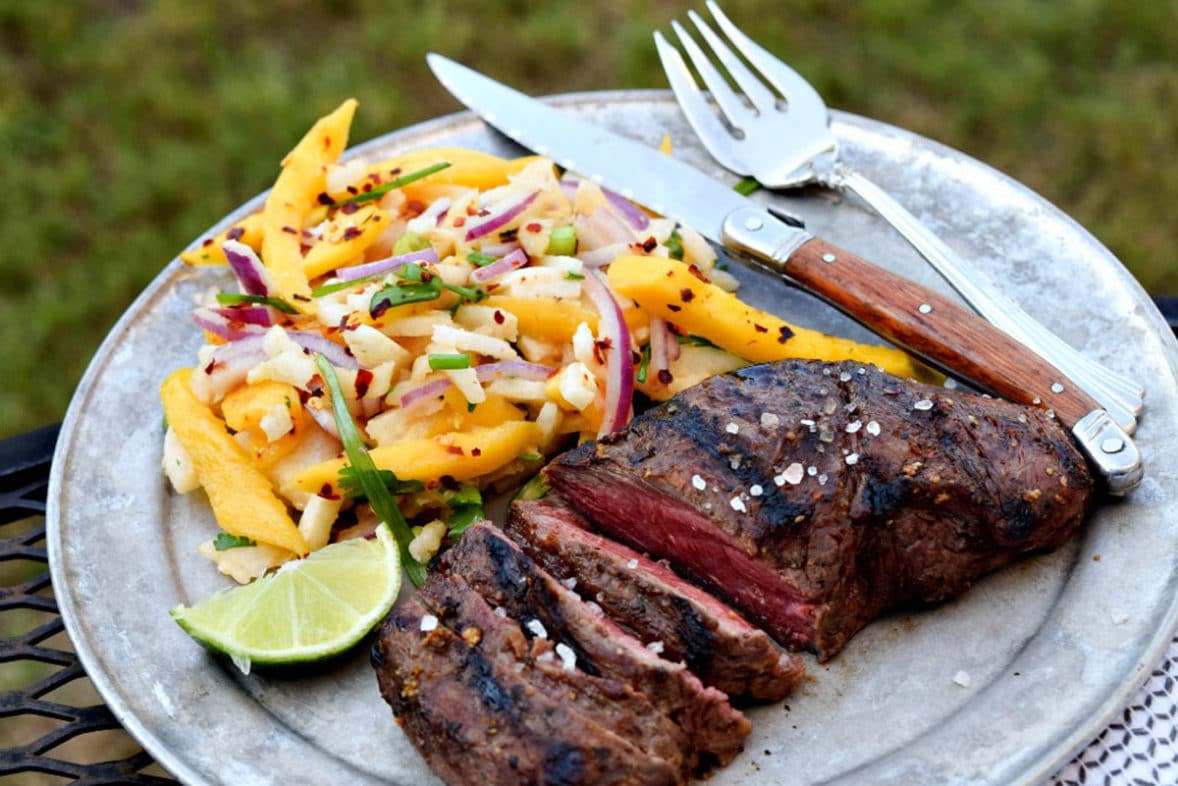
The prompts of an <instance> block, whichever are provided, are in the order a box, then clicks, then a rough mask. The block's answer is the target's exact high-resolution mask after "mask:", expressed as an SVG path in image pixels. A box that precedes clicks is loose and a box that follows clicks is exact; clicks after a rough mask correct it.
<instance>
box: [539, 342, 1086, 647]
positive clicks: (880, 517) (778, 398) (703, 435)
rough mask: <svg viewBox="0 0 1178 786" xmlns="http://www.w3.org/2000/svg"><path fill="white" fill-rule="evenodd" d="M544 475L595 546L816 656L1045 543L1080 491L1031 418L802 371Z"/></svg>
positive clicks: (640, 423)
mask: <svg viewBox="0 0 1178 786" xmlns="http://www.w3.org/2000/svg"><path fill="white" fill-rule="evenodd" d="M546 474H547V478H548V481H549V482H550V483H551V485H552V486H553V488H555V489H556V490H557V491H558V492H559V493H560V495H561V496H562V497H563V498H565V499H566V500H569V501H570V502H571V503H572V504H573V505H575V506H576V507H577V508H578V510H580V512H582V513H583V514H584V515H585V516H586V517H587V518H589V519H590V520H591V521H593V522H594V524H596V525H597V526H598V527H600V528H601V529H603V530H605V531H606V532H607V533H609V534H611V535H613V536H615V537H617V538H619V539H621V540H623V541H626V542H627V543H629V544H630V545H633V546H634V547H635V548H639V549H642V550H645V551H647V552H649V553H650V554H652V555H654V556H656V557H658V558H665V559H667V560H668V561H670V563H671V564H672V565H673V566H674V567H676V568H677V569H679V570H681V571H683V572H686V573H688V574H690V575H692V576H693V577H694V578H696V579H698V580H700V581H702V582H703V583H705V584H707V585H708V586H710V587H711V588H712V589H714V590H715V591H716V592H717V593H719V594H720V595H722V596H723V597H725V598H727V599H728V600H729V601H731V602H732V603H733V604H734V605H735V606H736V607H737V608H738V609H740V610H742V611H744V612H745V613H747V614H749V615H750V617H751V618H752V619H753V620H755V621H757V622H760V623H762V624H763V625H765V626H766V627H767V628H768V629H769V631H770V632H771V633H772V634H773V635H774V636H775V637H776V638H778V640H779V641H781V642H783V643H785V644H788V645H790V646H795V647H799V648H809V649H812V650H814V651H816V652H817V653H818V654H819V656H820V657H821V658H824V659H825V658H829V657H830V656H832V655H834V654H835V653H836V652H838V651H839V650H840V649H842V647H843V646H844V645H845V644H846V642H847V640H848V639H849V638H850V637H851V636H852V635H853V634H854V633H855V632H856V631H858V630H859V629H860V628H862V627H863V626H864V625H865V624H866V623H867V622H868V621H870V620H871V619H873V618H874V617H876V616H878V615H879V614H880V613H881V612H883V611H884V610H886V609H889V608H893V607H896V606H898V605H901V604H910V603H916V602H920V603H929V602H935V601H940V600H943V599H945V598H949V597H951V596H953V595H956V594H958V593H960V592H962V591H964V590H965V589H967V588H968V587H969V585H970V583H971V582H972V581H973V580H974V579H975V578H977V577H978V576H980V575H982V574H984V573H986V572H988V571H990V570H993V569H995V568H997V567H999V566H1001V565H1004V564H1006V563H1008V562H1010V561H1011V560H1013V559H1015V558H1017V557H1019V556H1020V555H1023V554H1026V553H1028V552H1034V551H1039V550H1044V549H1052V548H1055V547H1057V546H1059V545H1060V544H1062V543H1063V542H1064V541H1065V540H1067V538H1069V537H1070V536H1071V535H1072V534H1073V533H1074V532H1075V531H1076V530H1077V528H1078V527H1079V526H1080V523H1081V521H1082V520H1083V518H1084V516H1085V514H1086V512H1087V510H1088V508H1089V505H1090V502H1091V499H1092V490H1093V483H1092V478H1091V476H1090V475H1089V472H1088V468H1087V466H1086V465H1085V463H1084V460H1083V458H1082V457H1081V456H1080V454H1079V453H1078V452H1077V450H1076V448H1075V446H1074V445H1073V444H1072V441H1071V439H1070V436H1069V435H1068V433H1067V432H1066V431H1065V430H1064V429H1063V428H1061V427H1060V425H1059V424H1058V423H1056V422H1055V421H1054V420H1052V419H1050V418H1049V417H1047V415H1046V414H1045V413H1044V412H1042V411H1040V410H1037V409H1032V408H1028V407H1022V406H1019V405H1016V404H1012V403H1009V402H1005V401H1000V400H995V399H987V398H983V397H979V396H974V395H970V394H966V393H963V392H959V391H949V390H945V389H942V388H936V387H930V386H927V385H921V384H917V383H913V382H908V381H905V380H901V379H897V378H895V377H892V376H890V375H887V374H884V373H883V372H880V371H878V370H876V369H873V368H868V367H864V366H862V365H859V364H855V363H834V364H831V363H819V362H811V361H782V362H777V363H772V364H765V365H760V366H753V367H749V368H745V369H742V370H740V371H737V372H734V373H732V374H726V375H723V376H718V377H714V378H712V379H709V380H707V381H705V382H703V383H701V384H699V385H697V386H695V387H692V388H690V389H688V390H686V391H684V392H683V393H680V394H679V395H677V396H675V397H674V398H673V399H671V400H670V401H668V402H666V403H665V404H663V405H660V406H658V407H656V408H654V409H652V410H650V411H648V412H646V413H644V414H643V415H641V416H639V417H637V418H635V419H634V421H633V423H632V424H631V425H630V426H629V428H627V429H626V430H624V431H622V432H619V433H617V434H614V435H612V436H610V437H607V438H605V439H603V440H600V441H598V442H592V443H587V444H584V445H581V446H579V447H578V448H576V449H574V450H572V451H570V452H568V453H566V454H564V455H563V456H562V457H560V458H558V459H557V460H556V461H554V462H553V463H552V464H551V465H549V467H548V468H547V469H546Z"/></svg>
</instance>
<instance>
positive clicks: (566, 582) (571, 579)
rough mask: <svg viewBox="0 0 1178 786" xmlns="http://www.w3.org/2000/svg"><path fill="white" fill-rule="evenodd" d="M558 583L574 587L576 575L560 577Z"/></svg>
mask: <svg viewBox="0 0 1178 786" xmlns="http://www.w3.org/2000/svg"><path fill="white" fill-rule="evenodd" d="M560 583H561V584H563V585H564V586H565V587H566V588H567V589H576V588H577V577H576V576H569V577H568V578H567V579H561V580H560Z"/></svg>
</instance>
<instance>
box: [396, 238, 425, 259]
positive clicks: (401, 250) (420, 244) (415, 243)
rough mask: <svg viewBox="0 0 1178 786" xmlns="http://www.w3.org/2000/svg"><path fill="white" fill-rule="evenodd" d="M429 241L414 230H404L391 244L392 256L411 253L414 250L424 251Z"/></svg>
mask: <svg viewBox="0 0 1178 786" xmlns="http://www.w3.org/2000/svg"><path fill="white" fill-rule="evenodd" d="M429 247H430V242H429V241H428V240H426V239H425V238H424V237H422V236H421V235H419V234H417V233H416V232H405V233H404V234H403V235H401V236H400V237H399V238H397V242H396V243H394V244H393V256H395V257H400V256H404V255H405V254H412V253H413V252H414V251H425V250H426V249H427V248H429Z"/></svg>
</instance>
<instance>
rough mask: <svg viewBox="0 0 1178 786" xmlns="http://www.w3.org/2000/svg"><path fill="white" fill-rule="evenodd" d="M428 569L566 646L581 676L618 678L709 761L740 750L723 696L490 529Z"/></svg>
mask: <svg viewBox="0 0 1178 786" xmlns="http://www.w3.org/2000/svg"><path fill="white" fill-rule="evenodd" d="M435 570H441V571H443V572H449V573H452V574H454V575H458V576H461V577H462V578H463V579H464V580H465V581H466V583H467V584H469V585H470V586H471V587H472V588H474V589H475V590H477V591H478V592H479V594H481V595H482V596H483V597H485V598H487V600H488V601H490V602H491V603H493V604H495V605H498V606H501V607H502V608H503V609H505V612H506V613H507V615H508V616H510V617H514V618H516V619H519V620H520V621H521V622H523V623H524V630H525V632H528V633H531V634H532V635H533V636H536V637H537V638H542V639H544V638H547V639H551V640H553V641H556V642H562V643H565V644H567V645H568V646H569V647H570V648H571V649H572V650H573V652H574V654H575V655H576V658H577V666H578V668H580V669H582V670H583V671H586V672H588V673H590V674H594V675H597V676H604V677H608V678H610V679H616V680H620V681H622V682H625V683H626V684H629V685H630V686H631V687H633V688H634V689H635V690H638V691H641V692H642V693H644V694H646V696H647V697H648V698H649V699H650V701H651V703H653V704H654V705H655V706H656V707H658V708H659V709H660V710H662V711H663V712H665V713H666V714H667V715H668V716H669V717H670V718H671V719H672V720H674V721H675V722H676V723H677V724H679V726H680V727H681V728H682V729H683V731H684V732H685V733H686V734H687V737H688V739H689V740H690V742H691V744H692V746H693V747H694V748H696V749H697V750H699V751H700V752H701V753H706V754H709V757H708V758H711V759H714V760H715V761H716V762H718V763H720V764H726V763H728V762H729V761H731V760H732V758H733V757H734V756H736V754H737V753H739V752H740V751H741V746H742V743H743V741H744V738H745V737H747V736H748V733H749V731H750V729H751V727H750V725H749V722H748V720H747V719H746V718H745V717H744V716H743V715H742V714H741V713H740V712H738V711H737V710H735V709H733V707H732V705H730V704H729V703H728V697H727V696H725V695H724V694H723V693H721V692H720V691H718V690H716V689H715V688H708V687H705V686H704V685H703V684H702V683H701V682H700V681H699V678H697V677H696V676H695V675H694V674H692V673H691V672H690V671H688V669H687V667H686V666H685V665H683V664H682V663H671V662H670V661H667V660H664V659H662V658H660V657H659V656H658V655H656V654H655V653H653V652H651V651H650V650H649V649H647V648H646V647H645V646H643V644H642V643H641V642H640V641H638V640H637V639H635V638H633V637H632V636H630V635H629V634H627V633H626V632H625V631H623V630H622V629H621V628H619V627H618V626H617V625H615V624H614V623H612V622H610V620H609V619H607V618H606V617H605V616H604V613H603V612H602V611H601V609H600V608H599V607H595V606H592V605H590V604H588V603H585V602H584V601H582V600H581V599H580V597H578V596H577V595H576V594H575V593H573V592H572V591H571V590H569V589H567V588H565V587H564V586H562V585H561V584H560V583H559V582H558V581H557V580H556V579H554V578H553V577H552V576H551V575H550V574H549V573H547V572H546V571H545V570H544V569H543V568H541V567H540V566H538V565H537V564H536V563H535V562H533V561H532V560H531V558H529V557H528V556H527V555H526V554H524V553H523V551H521V550H520V548H519V546H517V545H515V543H514V542H513V541H512V540H511V539H510V538H508V537H507V536H506V535H504V534H503V533H502V532H500V531H499V530H497V529H495V528H494V527H493V526H491V525H490V524H487V523H479V524H475V525H473V526H472V527H471V528H470V529H468V530H467V531H466V533H465V534H464V535H463V537H462V538H461V539H460V540H459V542H458V543H457V544H456V545H455V546H454V547H453V548H451V549H450V550H449V551H447V552H445V553H444V554H443V555H442V556H441V557H440V558H438V560H437V565H436V567H435Z"/></svg>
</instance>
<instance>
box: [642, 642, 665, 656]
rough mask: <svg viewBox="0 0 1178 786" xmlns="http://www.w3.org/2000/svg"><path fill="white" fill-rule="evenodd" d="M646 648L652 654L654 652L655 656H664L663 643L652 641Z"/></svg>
mask: <svg viewBox="0 0 1178 786" xmlns="http://www.w3.org/2000/svg"><path fill="white" fill-rule="evenodd" d="M646 648H647V649H648V650H650V651H651V652H653V653H654V654H655V655H662V654H663V643H662V642H661V641H652V642H650V643H649V644H647V645H646Z"/></svg>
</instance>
